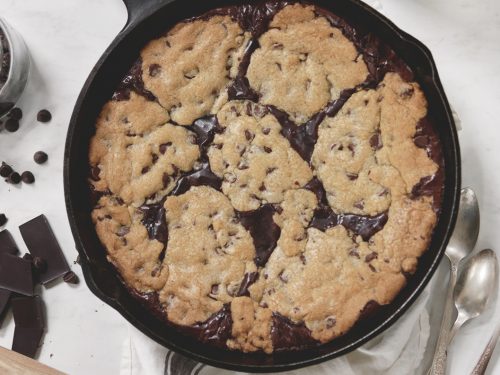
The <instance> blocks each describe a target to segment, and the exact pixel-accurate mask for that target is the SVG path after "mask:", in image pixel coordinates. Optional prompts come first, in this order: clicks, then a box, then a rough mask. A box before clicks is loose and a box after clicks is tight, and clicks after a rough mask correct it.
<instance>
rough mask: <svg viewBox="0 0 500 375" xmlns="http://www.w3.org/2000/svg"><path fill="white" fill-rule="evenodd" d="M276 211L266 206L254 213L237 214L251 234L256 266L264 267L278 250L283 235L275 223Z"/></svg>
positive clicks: (268, 205)
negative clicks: (277, 246) (277, 245)
mask: <svg viewBox="0 0 500 375" xmlns="http://www.w3.org/2000/svg"><path fill="white" fill-rule="evenodd" d="M275 212H276V209H275V207H274V206H273V205H270V204H266V205H263V206H261V207H260V208H258V209H256V210H254V211H248V212H237V217H238V218H239V219H240V221H241V225H243V226H244V227H245V229H246V230H248V231H249V232H250V235H251V236H252V238H253V243H254V246H255V252H256V256H255V260H254V261H255V264H256V265H257V266H263V265H265V264H266V263H267V260H268V259H269V257H270V256H271V254H272V252H273V250H274V249H275V248H276V244H277V242H278V238H279V237H280V234H281V229H280V227H279V226H278V225H277V224H276V223H275V222H274V220H273V215H274V213H275Z"/></svg>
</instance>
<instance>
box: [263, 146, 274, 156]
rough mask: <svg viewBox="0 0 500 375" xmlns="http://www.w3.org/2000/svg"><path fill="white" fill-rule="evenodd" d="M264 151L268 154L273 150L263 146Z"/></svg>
mask: <svg viewBox="0 0 500 375" xmlns="http://www.w3.org/2000/svg"><path fill="white" fill-rule="evenodd" d="M264 151H265V152H267V153H268V154H270V153H271V152H272V151H273V149H272V148H271V147H267V146H264Z"/></svg>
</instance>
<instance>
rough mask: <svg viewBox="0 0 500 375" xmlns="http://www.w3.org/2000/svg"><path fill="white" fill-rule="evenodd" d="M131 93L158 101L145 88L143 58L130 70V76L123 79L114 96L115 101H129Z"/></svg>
mask: <svg viewBox="0 0 500 375" xmlns="http://www.w3.org/2000/svg"><path fill="white" fill-rule="evenodd" d="M130 91H134V92H135V93H136V94H138V95H141V96H143V97H144V98H146V99H147V100H149V101H154V100H156V97H155V96H154V95H153V93H152V92H151V91H148V90H147V89H146V88H145V87H144V81H143V80H142V59H141V58H139V59H137V61H136V62H135V63H134V65H133V66H132V68H130V70H129V72H128V74H127V75H126V76H125V78H123V80H122V82H121V83H120V85H119V86H118V89H117V90H116V91H115V93H114V94H113V100H116V101H122V100H128V99H129V98H130Z"/></svg>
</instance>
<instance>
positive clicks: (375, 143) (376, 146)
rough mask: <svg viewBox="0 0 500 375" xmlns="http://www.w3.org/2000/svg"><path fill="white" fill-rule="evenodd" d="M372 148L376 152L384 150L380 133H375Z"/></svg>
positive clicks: (372, 137)
mask: <svg viewBox="0 0 500 375" xmlns="http://www.w3.org/2000/svg"><path fill="white" fill-rule="evenodd" d="M370 146H371V147H372V148H373V149H374V150H375V151H376V150H380V149H381V148H382V140H381V139H380V133H375V134H373V135H372V136H371V137H370Z"/></svg>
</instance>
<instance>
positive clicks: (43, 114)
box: [36, 109, 52, 122]
mask: <svg viewBox="0 0 500 375" xmlns="http://www.w3.org/2000/svg"><path fill="white" fill-rule="evenodd" d="M36 119H37V120H38V121H39V122H49V121H50V120H52V114H51V113H50V112H49V111H47V110H46V109H42V110H40V111H39V112H38V114H37V115H36Z"/></svg>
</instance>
